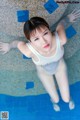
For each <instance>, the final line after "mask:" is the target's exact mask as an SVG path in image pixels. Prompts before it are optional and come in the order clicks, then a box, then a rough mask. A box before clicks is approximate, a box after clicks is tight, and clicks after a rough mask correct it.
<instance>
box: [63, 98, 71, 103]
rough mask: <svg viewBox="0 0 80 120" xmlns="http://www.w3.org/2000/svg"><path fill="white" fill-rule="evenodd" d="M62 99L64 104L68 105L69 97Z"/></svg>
mask: <svg viewBox="0 0 80 120" xmlns="http://www.w3.org/2000/svg"><path fill="white" fill-rule="evenodd" d="M62 99H63V101H64V102H66V103H68V102H69V100H70V97H62Z"/></svg>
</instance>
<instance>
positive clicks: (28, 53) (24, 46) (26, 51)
mask: <svg viewBox="0 0 80 120" xmlns="http://www.w3.org/2000/svg"><path fill="white" fill-rule="evenodd" d="M27 44H28V43H26V42H23V41H21V42H19V43H18V49H19V50H20V52H21V53H23V54H24V55H25V56H27V57H31V55H32V52H31V50H30V49H29V48H28V46H27Z"/></svg>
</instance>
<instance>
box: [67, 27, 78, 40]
mask: <svg viewBox="0 0 80 120" xmlns="http://www.w3.org/2000/svg"><path fill="white" fill-rule="evenodd" d="M65 32H66V36H67V38H71V37H73V36H74V35H75V34H76V33H77V32H76V30H75V29H74V28H73V26H72V25H71V26H69V27H68V28H67V29H66V30H65Z"/></svg>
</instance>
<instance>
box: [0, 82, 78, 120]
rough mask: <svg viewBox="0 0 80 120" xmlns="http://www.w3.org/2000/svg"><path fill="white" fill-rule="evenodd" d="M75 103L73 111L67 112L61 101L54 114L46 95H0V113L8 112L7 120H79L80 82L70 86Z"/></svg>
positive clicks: (66, 107)
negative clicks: (59, 108)
mask: <svg viewBox="0 0 80 120" xmlns="http://www.w3.org/2000/svg"><path fill="white" fill-rule="evenodd" d="M70 90H71V95H72V97H73V99H74V101H75V105H76V107H75V109H74V110H69V108H68V104H67V103H64V102H63V101H62V100H61V99H60V102H59V105H60V107H61V111H60V112H55V111H54V110H53V108H52V103H51V101H50V98H49V96H48V94H41V95H36V96H24V97H13V96H8V95H2V94H1V95H0V111H9V120H79V119H80V82H77V83H75V84H73V85H71V86H70Z"/></svg>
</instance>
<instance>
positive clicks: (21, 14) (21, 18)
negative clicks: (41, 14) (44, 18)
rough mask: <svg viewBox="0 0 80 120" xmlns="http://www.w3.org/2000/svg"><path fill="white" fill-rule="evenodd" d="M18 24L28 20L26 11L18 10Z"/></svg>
mask: <svg viewBox="0 0 80 120" xmlns="http://www.w3.org/2000/svg"><path fill="white" fill-rule="evenodd" d="M17 19H18V22H26V21H27V20H29V11H28V10H19V11H17Z"/></svg>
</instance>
